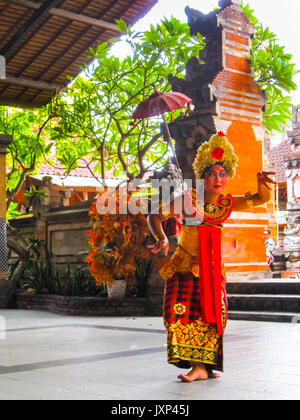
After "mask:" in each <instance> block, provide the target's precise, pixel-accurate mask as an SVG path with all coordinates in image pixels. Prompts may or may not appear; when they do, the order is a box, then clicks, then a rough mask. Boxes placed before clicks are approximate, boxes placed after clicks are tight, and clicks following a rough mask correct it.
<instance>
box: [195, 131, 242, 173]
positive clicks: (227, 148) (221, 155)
mask: <svg viewBox="0 0 300 420" xmlns="http://www.w3.org/2000/svg"><path fill="white" fill-rule="evenodd" d="M237 161H238V157H237V155H236V154H235V153H234V149H233V147H232V145H231V144H230V143H229V141H228V140H227V138H226V137H225V134H224V133H222V131H219V132H218V134H214V135H213V136H212V137H211V138H210V140H209V141H208V142H205V143H203V144H202V145H201V146H200V147H199V149H198V152H197V156H196V158H195V160H194V163H193V169H194V172H195V176H196V178H198V179H199V178H201V177H202V176H203V173H204V172H205V170H206V169H207V168H209V167H210V166H212V165H214V164H217V163H220V164H221V165H222V166H223V167H224V169H225V171H226V173H227V175H228V176H229V177H230V178H233V177H234V175H235V168H236V166H237Z"/></svg>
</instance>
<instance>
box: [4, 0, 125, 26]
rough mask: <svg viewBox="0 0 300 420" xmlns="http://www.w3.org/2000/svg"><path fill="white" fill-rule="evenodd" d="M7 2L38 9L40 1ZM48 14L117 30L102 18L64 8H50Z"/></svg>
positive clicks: (19, 0) (13, 0)
mask: <svg viewBox="0 0 300 420" xmlns="http://www.w3.org/2000/svg"><path fill="white" fill-rule="evenodd" d="M6 1H7V2H9V3H14V4H18V5H19V6H23V7H27V8H32V9H38V8H39V7H40V6H41V5H42V3H35V2H33V1H30V0H6ZM49 14H51V15H54V16H60V17H62V18H65V19H68V20H73V21H75V22H81V23H85V24H87V25H91V26H96V27H98V28H104V29H109V30H111V31H117V28H116V25H114V24H113V23H110V22H106V21H105V20H102V19H95V18H92V17H90V16H86V15H83V14H81V13H73V12H70V11H68V10H65V9H58V8H55V7H53V8H51V9H50V10H49Z"/></svg>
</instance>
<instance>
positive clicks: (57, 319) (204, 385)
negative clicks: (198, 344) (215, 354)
mask: <svg viewBox="0 0 300 420" xmlns="http://www.w3.org/2000/svg"><path fill="white" fill-rule="evenodd" d="M0 327H1V328H0V399H1V400H113V401H114V400H116V401H117V400H138V401H139V400H140V401H141V400H159V401H162V400H165V401H173V402H177V401H183V402H184V401H188V400H217V399H221V400H233V399H238V400H243V399H247V400H270V399H272V400H273V399H277V400H278V399H279V400H290V399H296V400H299V399H300V352H299V349H300V324H287V323H266V322H249V321H229V323H228V327H227V330H226V335H225V343H224V352H225V372H224V373H223V374H222V376H221V378H220V379H217V380H216V379H210V380H208V381H204V382H194V383H191V384H187V383H181V382H179V380H178V379H177V374H178V373H179V372H180V370H179V369H177V368H175V367H173V366H170V365H168V364H167V362H166V344H165V331H164V327H163V324H162V319H161V318H153V317H151V318H148V317H145V318H104V317H98V318H96V317H73V316H65V315H57V314H53V313H46V312H38V311H23V310H2V311H1V312H0Z"/></svg>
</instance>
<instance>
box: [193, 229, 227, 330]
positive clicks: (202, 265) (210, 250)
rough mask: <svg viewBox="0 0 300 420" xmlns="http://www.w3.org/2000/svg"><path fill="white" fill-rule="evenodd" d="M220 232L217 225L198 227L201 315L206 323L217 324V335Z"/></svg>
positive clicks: (219, 304)
mask: <svg viewBox="0 0 300 420" xmlns="http://www.w3.org/2000/svg"><path fill="white" fill-rule="evenodd" d="M221 233H222V232H221V229H220V228H219V227H215V226H208V225H201V226H199V227H198V252H199V278H200V280H201V281H200V287H201V288H200V302H201V316H202V319H203V322H205V323H206V324H217V330H218V334H219V335H222V334H223V329H222V296H221V282H222V271H221Z"/></svg>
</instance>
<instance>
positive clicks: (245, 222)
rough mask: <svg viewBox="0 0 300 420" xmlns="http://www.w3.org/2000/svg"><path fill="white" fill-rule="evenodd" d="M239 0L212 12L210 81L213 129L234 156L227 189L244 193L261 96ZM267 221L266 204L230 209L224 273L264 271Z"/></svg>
mask: <svg viewBox="0 0 300 420" xmlns="http://www.w3.org/2000/svg"><path fill="white" fill-rule="evenodd" d="M239 3H240V2H239V1H237V0H236V1H230V0H223V1H220V6H221V7H224V8H223V9H222V10H221V11H220V13H218V15H217V25H218V26H219V27H221V28H222V55H223V56H222V60H223V70H222V71H221V72H220V73H219V74H218V75H217V77H216V78H215V80H214V81H213V83H212V86H213V87H212V90H213V93H214V96H215V98H216V99H217V105H216V108H217V115H216V116H215V117H214V118H215V124H216V128H217V130H222V131H224V132H225V133H226V136H227V137H228V139H229V141H230V142H231V143H232V144H233V146H234V149H235V151H236V153H237V154H238V156H239V166H238V169H237V174H236V177H235V178H234V179H233V180H230V181H229V183H228V192H230V193H231V194H233V195H237V196H238V195H244V194H245V193H246V192H247V191H249V190H250V191H251V192H252V193H255V192H256V191H257V182H256V173H257V172H259V171H261V170H262V169H263V140H264V128H263V126H262V110H263V107H264V104H265V98H264V95H263V93H262V92H261V91H260V89H259V87H258V85H257V84H256V82H255V80H254V78H253V76H252V68H251V60H250V48H251V37H252V35H253V33H254V28H253V26H252V24H251V23H250V22H249V20H248V19H247V17H246V15H245V14H244V13H243V12H242V9H241V7H240V5H239ZM268 224H269V215H268V213H267V210H266V206H261V207H256V208H252V209H249V211H246V212H239V213H233V215H232V217H231V219H230V220H229V221H228V223H226V225H225V229H224V235H223V256H224V262H225V265H226V268H227V271H232V272H239V271H240V272H245V271H264V270H267V269H268V267H267V264H266V257H265V245H264V233H263V231H264V227H265V226H266V225H268Z"/></svg>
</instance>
